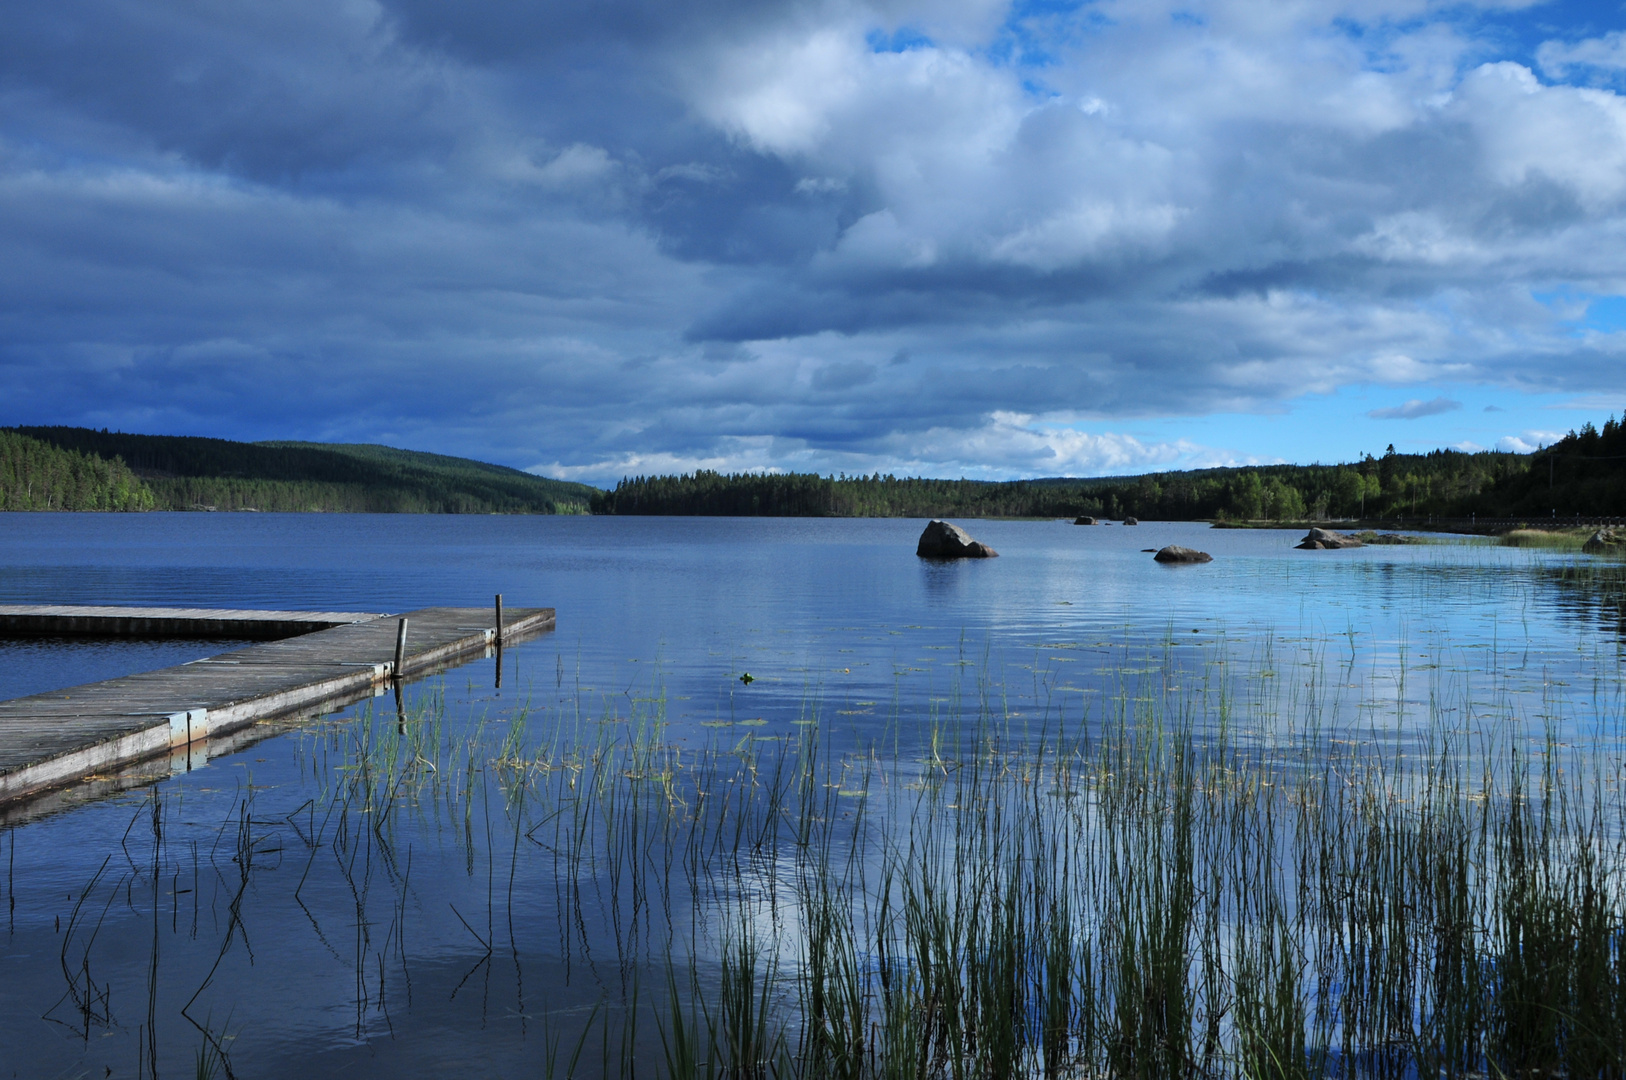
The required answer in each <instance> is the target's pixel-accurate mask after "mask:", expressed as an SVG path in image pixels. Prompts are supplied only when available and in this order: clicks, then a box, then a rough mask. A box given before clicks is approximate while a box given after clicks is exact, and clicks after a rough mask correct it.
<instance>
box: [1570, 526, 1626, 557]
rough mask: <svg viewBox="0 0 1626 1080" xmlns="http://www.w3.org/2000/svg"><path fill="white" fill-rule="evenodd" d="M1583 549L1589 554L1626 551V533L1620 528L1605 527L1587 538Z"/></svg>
mask: <svg viewBox="0 0 1626 1080" xmlns="http://www.w3.org/2000/svg"><path fill="white" fill-rule="evenodd" d="M1581 550H1582V551H1584V552H1586V553H1587V554H1588V555H1604V554H1617V555H1618V554H1623V553H1626V533H1623V532H1621V531H1620V530H1619V529H1612V528H1603V529H1599V530H1598V531H1597V532H1595V533H1593V534H1592V535H1591V536H1590V537H1588V538H1587V542H1586V543H1584V544H1582V545H1581Z"/></svg>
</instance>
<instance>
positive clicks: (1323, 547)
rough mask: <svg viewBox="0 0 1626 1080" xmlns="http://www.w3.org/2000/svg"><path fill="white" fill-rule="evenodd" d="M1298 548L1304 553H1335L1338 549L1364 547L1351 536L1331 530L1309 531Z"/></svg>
mask: <svg viewBox="0 0 1626 1080" xmlns="http://www.w3.org/2000/svg"><path fill="white" fill-rule="evenodd" d="M1298 546H1299V548H1300V549H1302V550H1304V551H1336V550H1337V549H1339V548H1358V547H1365V546H1366V545H1365V544H1363V543H1361V542H1360V541H1359V540H1357V539H1356V538H1355V537H1353V536H1345V535H1344V534H1343V533H1341V532H1333V531H1332V530H1331V529H1311V530H1310V531H1309V533H1307V534H1306V535H1305V537H1304V540H1303V542H1302V543H1300V544H1299V545H1298Z"/></svg>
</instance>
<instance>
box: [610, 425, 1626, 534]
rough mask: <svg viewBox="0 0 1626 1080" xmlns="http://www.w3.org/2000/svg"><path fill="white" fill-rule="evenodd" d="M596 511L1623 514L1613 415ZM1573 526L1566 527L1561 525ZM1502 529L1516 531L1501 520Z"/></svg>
mask: <svg viewBox="0 0 1626 1080" xmlns="http://www.w3.org/2000/svg"><path fill="white" fill-rule="evenodd" d="M592 512H593V513H595V514H705V515H713V514H715V515H731V516H793V517H961V518H977V517H981V518H1000V517H1002V518H1067V517H1076V516H1089V517H1100V518H1106V519H1109V520H1121V519H1123V518H1126V517H1135V518H1139V519H1140V520H1142V521H1212V522H1215V523H1216V524H1222V523H1223V524H1227V525H1233V526H1242V527H1247V526H1249V525H1259V526H1265V527H1284V528H1285V527H1290V526H1298V525H1305V524H1312V523H1314V524H1321V523H1327V522H1345V523H1350V524H1352V525H1353V526H1354V527H1357V528H1364V527H1369V526H1379V525H1381V524H1383V523H1386V522H1387V523H1393V522H1396V521H1406V522H1408V523H1413V522H1416V523H1422V522H1427V521H1428V520H1429V519H1431V518H1445V519H1452V520H1454V521H1457V522H1470V521H1474V520H1476V519H1480V518H1483V519H1487V520H1489V521H1497V522H1498V523H1499V524H1498V525H1497V526H1495V527H1493V528H1489V529H1487V530H1485V531H1503V530H1505V529H1506V528H1511V527H1513V526H1514V525H1517V524H1527V525H1528V526H1529V527H1531V528H1541V527H1542V526H1543V523H1544V522H1550V523H1552V525H1553V526H1554V527H1562V526H1564V525H1566V524H1573V523H1574V520H1575V518H1577V517H1578V516H1584V517H1599V516H1617V515H1626V429H1623V427H1622V425H1621V424H1620V423H1617V422H1616V421H1615V420H1613V419H1611V420H1609V421H1608V422H1606V423H1605V424H1604V426H1603V428H1602V429H1601V430H1599V429H1597V428H1595V427H1594V426H1593V425H1592V424H1590V423H1589V424H1586V425H1585V426H1583V427H1582V428H1581V430H1580V431H1579V432H1571V433H1570V434H1569V435H1568V436H1566V437H1565V438H1564V439H1562V440H1560V441H1559V442H1557V443H1555V444H1554V445H1552V446H1550V447H1547V448H1545V449H1543V450H1538V451H1536V452H1535V453H1533V454H1514V453H1506V452H1501V451H1494V450H1484V451H1479V452H1476V453H1466V452H1463V451H1459V450H1434V451H1431V452H1429V453H1427V454H1401V453H1397V452H1396V451H1395V449H1394V447H1393V446H1390V447H1389V448H1388V449H1387V451H1386V452H1385V453H1384V454H1383V456H1382V457H1376V458H1375V457H1373V456H1371V455H1370V454H1367V455H1365V456H1363V457H1362V458H1361V460H1359V461H1356V462H1350V463H1346V464H1336V465H1319V464H1318V465H1262V466H1249V467H1239V468H1217V469H1193V470H1189V471H1184V472H1162V473H1147V474H1144V475H1141V476H1115V477H1096V478H1091V479H1069V478H1053V479H1040V480H1014V481H982V480H965V479H961V480H928V479H918V478H912V477H897V476H890V475H886V476H883V475H881V474H880V473H876V474H874V475H871V476H847V475H845V474H843V475H840V476H819V475H815V474H803V473H733V474H726V475H725V474H722V473H716V472H709V471H699V472H695V473H690V474H685V475H682V476H638V477H631V478H628V479H624V480H622V481H621V482H620V483H619V484H617V485H616V487H615V488H614V489H613V490H611V491H607V492H604V493H602V494H599V495H596V496H594V498H593V501H592ZM1566 518H1568V519H1569V521H1568V522H1566V521H1565V520H1564V519H1566ZM1507 522H1511V523H1513V524H1505V523H1507Z"/></svg>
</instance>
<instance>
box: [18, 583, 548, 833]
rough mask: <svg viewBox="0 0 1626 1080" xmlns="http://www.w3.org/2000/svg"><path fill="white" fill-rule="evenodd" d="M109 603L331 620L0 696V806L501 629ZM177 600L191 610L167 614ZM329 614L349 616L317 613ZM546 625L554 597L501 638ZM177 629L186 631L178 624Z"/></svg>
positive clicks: (453, 613)
mask: <svg viewBox="0 0 1626 1080" xmlns="http://www.w3.org/2000/svg"><path fill="white" fill-rule="evenodd" d="M31 610H34V611H35V612H36V613H38V612H39V611H40V609H31ZM82 610H83V611H100V612H103V613H105V612H106V611H107V610H108V609H82ZM112 610H113V611H115V612H116V611H123V610H135V611H143V612H146V613H147V614H144V615H132V616H130V618H132V619H136V620H140V619H148V620H150V621H151V623H153V624H161V623H165V621H166V620H178V621H179V622H178V623H177V625H179V624H180V623H184V622H185V620H186V619H187V618H194V623H196V622H205V623H206V622H208V621H209V620H221V619H225V618H227V617H229V616H243V615H249V616H252V615H256V614H260V615H268V616H273V617H274V618H268V619H262V620H258V624H257V625H255V626H252V627H251V629H259V630H263V629H264V627H265V625H266V624H269V623H274V622H277V621H278V620H280V621H281V622H282V623H283V624H284V625H289V624H292V623H297V622H298V621H299V620H298V619H290V618H288V617H289V616H300V617H301V618H304V619H306V620H308V621H311V622H316V623H318V624H320V625H325V626H326V627H327V628H326V629H321V630H316V631H314V632H311V633H305V634H301V635H299V636H297V637H288V638H286V639H284V640H280V641H267V642H263V643H261V644H256V645H250V646H248V647H247V648H243V649H237V650H234V651H232V652H225V653H221V654H220V655H219V656H212V657H209V658H208V659H206V660H194V661H192V662H191V663H188V664H181V665H180V666H178V667H171V668H164V669H162V670H159V671H149V672H145V673H143V674H140V675H127V676H124V677H123V678H118V679H109V680H107V681H106V682H99V683H90V684H88V685H85V686H76V687H72V688H69V689H66V690H55V691H52V692H50V693H46V694H35V695H33V696H31V697H25V698H15V699H13V700H11V701H0V806H3V805H4V804H6V803H9V802H14V801H16V800H20V799H27V798H31V797H33V796H36V795H39V794H40V793H43V792H46V791H50V790H52V789H55V788H60V787H62V786H64V785H68V784H73V783H75V782H76V781H79V780H81V779H82V778H86V777H94V776H96V775H98V774H102V773H106V772H108V771H111V770H114V769H117V768H119V767H121V766H124V765H126V764H129V763H132V762H137V761H141V760H143V759H147V758H154V757H158V756H160V755H169V754H171V753H175V752H180V753H181V755H182V758H183V760H185V753H186V749H187V747H189V746H191V745H193V744H199V743H202V742H203V740H205V739H208V738H211V737H215V736H219V735H222V734H225V733H228V732H231V731H235V730H239V729H242V728H245V727H247V726H249V725H251V724H254V723H257V722H259V721H262V720H269V719H273V718H277V717H283V716H288V715H290V714H295V713H300V712H312V711H317V710H322V709H334V708H339V707H341V706H343V705H347V704H350V703H352V702H354V701H359V700H361V699H362V698H365V697H369V696H371V695H372V694H374V693H375V692H377V690H378V689H380V688H382V687H385V686H387V685H388V684H389V683H390V681H391V680H392V679H394V678H396V677H397V676H399V677H401V678H410V677H411V676H413V675H423V674H428V673H429V672H431V671H433V670H436V669H439V668H442V667H445V666H447V665H448V664H451V663H454V662H456V661H458V660H461V659H465V658H467V657H469V656H470V655H471V654H481V653H484V651H485V650H486V649H487V648H488V647H490V646H492V645H494V644H496V643H497V639H498V635H497V627H496V625H495V623H496V620H495V617H494V613H493V612H492V610H491V609H489V608H424V609H423V610H421V611H412V612H407V613H406V614H405V615H386V616H376V615H364V616H355V617H354V618H352V616H351V614H350V613H312V612H261V613H254V612H246V613H245V612H233V613H225V612H217V611H212V610H203V611H191V609H162V608H160V609H112ZM175 611H188V612H191V614H190V615H184V616H183V615H173V614H165V612H175ZM121 617H122V616H116V615H115V616H105V614H104V615H84V614H82V613H77V612H76V611H75V609H63V613H62V614H61V615H60V618H62V619H63V620H79V619H85V618H113V619H117V618H121ZM329 618H332V619H343V620H346V621H343V622H342V623H340V624H339V625H334V624H333V623H332V622H323V621H322V620H326V619H329ZM402 618H405V619H406V620H407V636H406V643H405V649H404V651H403V654H402V662H401V670H400V671H399V672H397V671H396V670H395V651H396V632H397V627H398V624H399V620H400V619H402ZM243 621H247V622H255V620H253V619H245V620H243ZM37 625H39V626H40V627H41V629H38V630H34V631H33V632H32V633H33V634H36V635H45V636H54V635H55V634H56V633H58V632H59V631H56V630H53V629H51V628H50V626H49V624H48V622H41V623H38V624H37ZM132 625H135V626H137V629H135V630H133V631H131V633H132V634H133V635H136V636H151V635H150V633H144V632H143V630H142V629H141V628H140V624H139V623H134V624H132ZM553 627H554V611H553V609H552V608H510V609H508V610H507V611H505V612H504V613H503V625H502V635H501V636H502V642H503V643H505V644H510V645H512V644H515V643H517V642H518V641H520V640H522V639H524V638H528V637H531V636H534V635H536V634H539V633H543V632H546V631H549V630H552V629H553ZM79 632H80V633H83V632H85V631H79ZM103 633H108V631H103ZM179 636H187V637H190V636H192V633H191V632H190V631H185V630H183V631H179ZM226 636H232V635H226Z"/></svg>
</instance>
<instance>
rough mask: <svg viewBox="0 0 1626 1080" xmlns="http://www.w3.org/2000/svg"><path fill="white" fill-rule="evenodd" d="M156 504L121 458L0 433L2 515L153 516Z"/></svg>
mask: <svg viewBox="0 0 1626 1080" xmlns="http://www.w3.org/2000/svg"><path fill="white" fill-rule="evenodd" d="M155 503H156V499H155V498H154V496H153V493H152V490H151V489H150V488H148V487H147V486H146V484H144V483H142V481H141V478H140V477H138V476H136V475H135V473H133V472H131V471H130V467H129V466H128V465H126V464H125V463H124V462H123V461H122V460H121V459H119V458H116V457H115V458H113V459H112V460H111V461H109V460H107V459H105V458H101V457H98V456H96V455H95V454H83V453H80V452H78V451H76V450H63V449H60V448H58V447H55V446H51V445H49V444H47V443H42V442H40V441H39V440H37V439H30V438H27V437H26V436H23V435H18V434H16V433H15V432H11V431H6V430H3V429H0V510H151V509H152V508H153V506H154V505H155Z"/></svg>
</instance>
